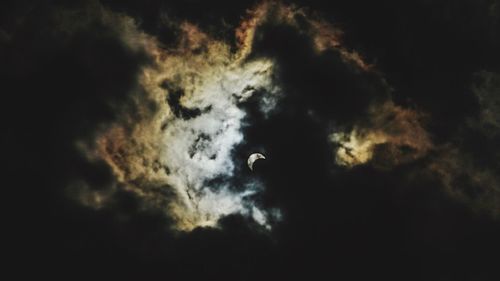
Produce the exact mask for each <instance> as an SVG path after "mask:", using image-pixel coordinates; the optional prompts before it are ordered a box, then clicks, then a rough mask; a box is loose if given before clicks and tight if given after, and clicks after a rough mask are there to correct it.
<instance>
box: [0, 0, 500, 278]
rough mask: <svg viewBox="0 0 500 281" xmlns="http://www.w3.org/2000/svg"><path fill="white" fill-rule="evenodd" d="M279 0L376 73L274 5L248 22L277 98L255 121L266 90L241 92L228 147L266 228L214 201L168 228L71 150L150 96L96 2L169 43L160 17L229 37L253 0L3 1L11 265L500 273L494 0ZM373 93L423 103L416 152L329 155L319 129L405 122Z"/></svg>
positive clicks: (266, 274) (240, 273)
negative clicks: (422, 140) (204, 222)
mask: <svg viewBox="0 0 500 281" xmlns="http://www.w3.org/2000/svg"><path fill="white" fill-rule="evenodd" d="M294 3H297V4H298V5H300V6H306V7H309V8H310V9H311V10H312V11H319V13H320V14H321V16H323V17H324V18H327V19H328V20H330V21H332V22H333V23H334V24H337V25H339V26H341V28H342V30H343V31H344V35H343V42H344V43H343V44H344V48H346V49H347V50H351V49H352V50H357V51H359V52H360V53H361V55H362V56H363V57H365V60H366V61H367V62H369V63H374V64H375V70H366V69H363V67H362V66H360V65H359V64H356V63H355V62H354V61H350V60H346V59H345V53H342V51H341V49H332V50H327V51H324V52H317V51H316V50H315V41H314V38H313V37H312V35H311V27H309V26H308V23H307V20H305V19H300V16H297V17H298V18H297V22H299V23H300V24H299V25H298V26H291V25H289V24H286V23H283V22H279V21H273V20H272V19H271V20H268V21H267V22H265V23H263V24H262V25H261V26H259V28H257V30H256V35H255V40H254V41H253V43H252V47H253V53H252V55H251V56H250V59H252V58H259V57H266V58H271V59H273V60H274V61H276V65H277V68H278V70H277V77H274V79H276V80H277V81H280V84H281V87H282V91H283V93H285V94H284V96H283V97H282V100H280V102H279V104H278V106H277V109H276V111H275V112H273V113H271V114H269V116H265V115H264V114H263V113H262V111H261V110H260V107H261V97H262V96H263V95H265V94H266V93H265V90H259V91H260V92H259V91H257V93H256V94H255V95H253V96H252V97H250V98H249V99H248V100H246V101H244V102H241V103H240V104H239V105H238V106H239V107H240V108H242V109H244V110H245V112H246V113H247V116H246V117H245V119H244V121H245V126H244V128H243V129H242V133H243V135H244V139H245V141H244V142H243V143H241V144H240V145H238V146H237V147H236V149H235V150H234V151H233V154H232V157H233V158H235V159H240V158H241V159H244V160H245V157H246V156H247V155H248V153H249V152H253V151H254V150H256V149H257V150H260V149H262V150H264V151H265V152H266V156H267V159H266V160H265V161H260V162H259V163H256V166H255V168H256V169H255V173H252V174H250V172H249V171H248V170H247V169H246V168H245V167H244V165H245V162H244V160H243V161H241V163H242V167H237V169H236V170H237V172H238V174H239V175H240V176H241V178H246V177H254V178H257V179H258V180H259V181H261V182H262V183H263V184H264V185H265V187H266V188H265V190H264V191H263V192H262V193H260V194H258V195H255V200H256V202H257V203H258V204H259V205H262V206H265V207H270V208H276V207H277V208H279V209H280V210H281V211H282V220H281V221H280V222H279V223H277V224H276V226H275V227H274V228H273V230H272V231H270V232H269V231H266V230H263V228H262V227H261V226H259V225H258V224H257V223H256V222H255V221H253V220H252V219H250V218H247V217H244V216H240V215H229V216H227V217H224V218H223V219H221V221H220V223H219V225H220V227H219V228H203V227H200V228H196V229H194V230H193V231H191V232H187V233H183V232H175V231H172V228H171V226H172V224H173V222H172V221H171V218H169V217H167V216H165V214H164V213H163V212H160V211H158V210H155V209H151V208H145V207H144V205H143V204H142V202H141V200H140V198H138V197H137V196H136V195H134V194H133V193H130V192H127V191H126V189H124V188H123V187H122V186H121V183H119V182H118V181H117V180H116V178H115V176H114V175H113V173H112V169H111V168H110V167H109V166H108V165H107V164H106V163H105V162H104V161H102V160H90V159H89V158H88V157H86V156H85V154H84V153H83V152H82V151H81V146H80V144H82V143H84V144H86V145H89V144H91V143H92V141H93V140H94V139H95V137H96V135H97V134H99V133H100V132H102V131H104V130H106V129H107V128H108V127H109V126H110V125H111V124H112V123H113V122H121V123H123V124H129V123H128V122H130V123H133V121H134V119H133V118H132V120H129V119H127V118H124V116H132V117H134V118H137V119H138V120H139V119H141V118H142V119H143V118H145V117H144V115H148V114H150V113H154V112H155V110H156V105H155V103H154V102H152V101H148V100H143V99H142V95H141V91H143V90H144V89H142V88H141V85H139V84H138V82H137V78H138V75H139V73H140V71H141V69H142V67H143V66H146V65H149V64H151V63H152V59H151V58H150V57H149V56H148V53H147V52H146V51H145V50H143V49H141V48H132V47H131V46H130V45H129V44H126V43H125V41H124V38H123V37H122V35H121V33H120V32H119V31H118V29H119V28H120V27H119V25H120V21H115V19H114V18H112V17H111V18H107V16H106V15H105V13H104V12H103V11H108V10H109V11H113V13H118V14H120V13H122V14H124V15H129V16H131V17H133V18H134V19H135V20H136V21H137V22H138V26H139V28H140V29H142V30H144V31H145V32H146V33H148V34H151V35H154V36H157V37H158V38H159V40H160V42H161V43H162V44H164V46H171V45H173V44H175V43H176V42H177V41H178V40H179V38H178V36H179V34H180V33H179V32H180V31H179V30H178V27H177V26H176V25H175V24H173V23H172V22H175V21H176V20H181V21H182V20H188V21H190V22H194V23H196V24H198V25H199V26H201V27H202V28H204V27H206V29H207V30H208V32H209V33H210V34H211V35H213V36H215V37H216V38H222V39H224V40H229V42H231V44H233V47H235V46H236V45H237V44H236V37H235V35H234V27H236V26H237V25H238V23H239V21H240V20H241V18H240V17H241V16H243V15H244V12H245V10H246V9H248V8H251V7H252V5H254V4H256V3H255V2H253V1H241V2H238V3H233V4H231V3H226V2H225V1H213V2H208V1H177V3H172V2H171V1H150V2H149V3H143V2H140V1H107V0H106V1H102V3H99V2H97V1H72V2H71V3H69V2H64V1H7V2H4V3H3V4H1V7H2V8H1V9H0V19H1V21H0V22H1V25H0V61H2V64H1V66H0V76H1V77H2V82H1V85H0V87H1V92H2V99H3V103H2V105H3V109H2V111H1V112H2V113H1V114H2V122H3V125H2V128H3V132H4V133H3V137H2V140H1V144H2V147H3V148H4V153H3V155H4V159H5V160H6V161H4V162H5V163H7V166H8V167H7V168H5V174H6V175H7V176H6V177H5V178H4V184H3V186H4V192H6V193H4V198H5V201H6V202H5V204H4V208H6V212H5V214H6V216H7V218H8V219H7V222H8V225H9V226H8V227H6V228H5V233H6V234H7V240H6V241H8V242H10V243H9V244H10V247H9V249H8V250H7V253H8V256H9V257H10V261H11V262H12V263H13V264H14V265H15V266H16V267H19V268H20V269H16V274H18V275H24V274H25V273H29V272H28V271H36V272H37V273H38V274H39V276H56V277H65V278H72V277H73V276H78V277H79V276H81V277H84V276H88V277H89V278H90V277H92V278H105V277H109V278H113V279H118V278H123V279H151V278H153V277H155V278H166V279H173V280H177V279H183V280H195V279H200V278H205V279H208V280H212V279H219V280H226V279H227V280H256V279H262V280H272V279H276V280H282V279H320V278H321V279H323V278H325V276H326V278H330V279H340V280H366V279H368V278H370V279H375V278H384V279H386V280H498V278H500V276H499V273H498V269H497V267H498V264H499V262H500V260H499V258H498V253H499V252H500V242H499V241H498V237H500V220H499V219H498V208H499V206H500V202H499V201H498V200H496V198H499V197H498V194H499V192H500V191H499V190H498V187H499V186H498V184H499V180H498V175H497V174H498V172H497V171H498V169H499V163H500V162H499V161H500V159H499V155H498V153H497V152H496V151H497V148H496V143H497V142H498V137H499V135H500V134H499V131H498V130H499V117H498V116H499V114H500V112H499V110H500V108H499V106H498V95H499V94H500V93H499V92H498V91H499V89H500V87H499V86H498V80H499V78H498V77H499V76H498V75H499V74H498V73H500V58H499V55H498V52H497V51H496V50H498V49H500V43H499V42H500V41H499V40H500V34H499V31H500V30H499V28H500V26H499V20H500V17H499V10H498V9H499V6H500V3H499V2H498V1H493V0H491V1H486V0H485V1H472V0H471V1H466V0H464V1H455V2H453V3H451V2H449V1H417V0H415V1H409V2H407V3H406V2H405V3H399V2H398V1H389V0H387V1H377V2H376V3H375V2H373V1H335V2H334V3H328V4H326V2H323V1H314V0H313V1H295V2H294ZM110 23H111V24H110ZM176 90H177V92H175V91H173V92H175V93H176V94H174V95H171V96H169V98H170V99H169V100H166V101H165V102H166V103H169V104H170V105H171V107H172V108H174V109H176V110H177V111H174V114H176V115H179V116H180V117H181V118H184V119H186V120H189V119H192V118H195V117H197V116H198V115H200V114H203V112H205V111H208V110H210V108H199V109H198V108H195V109H192V108H187V107H184V106H183V105H182V104H181V103H180V99H181V98H182V96H183V95H184V94H185V93H183V92H182V90H181V89H176ZM387 101H391V102H393V103H394V107H397V108H409V109H411V110H414V111H418V112H423V113H425V114H426V116H428V119H426V122H424V123H422V124H420V123H419V125H418V126H415V127H412V128H419V129H422V130H424V129H425V130H426V132H427V133H428V135H429V139H431V140H432V148H429V149H426V150H425V152H423V153H422V155H419V157H413V158H412V157H410V158H411V161H409V160H408V161H407V160H405V161H400V162H397V161H395V162H391V164H390V165H386V166H384V168H383V169H381V168H380V167H381V166H383V165H378V164H377V163H386V162H388V161H386V158H387V157H389V156H388V154H390V153H394V155H396V156H398V155H400V154H398V153H403V152H400V151H399V150H398V151H397V152H394V149H400V147H397V148H394V147H392V146H391V143H389V144H387V143H384V144H381V145H380V146H378V147H377V148H376V149H375V157H374V161H373V162H368V163H366V164H362V165H357V166H354V167H352V168H346V167H341V166H339V165H338V163H336V162H335V146H334V145H332V142H331V138H330V135H331V133H332V128H342V129H346V130H351V129H352V128H353V127H356V126H357V127H359V128H362V129H365V130H369V129H371V128H373V127H378V128H382V129H381V130H383V132H384V133H388V134H389V133H391V132H393V130H394V128H396V129H398V128H399V127H401V126H403V125H398V124H401V123H398V121H399V119H397V114H396V117H394V116H393V117H392V118H393V119H390V118H391V117H390V116H389V115H391V114H387V112H382V113H380V114H378V113H377V111H375V113H373V114H371V113H370V110H371V109H372V108H373V107H374V106H378V105H383V104H386V102H387ZM138 103H141V104H138ZM143 104H147V106H146V108H148V110H149V111H148V112H144V111H142V108H144V107H142V105H143ZM375 108H379V107H375ZM380 108H382V107H380ZM374 116H375V117H374ZM380 116H382V117H383V118H384V120H381V119H376V118H377V117H380ZM387 116H389V117H387ZM385 118H388V119H390V120H389V121H387V120H385ZM394 118H396V119H397V120H396V121H394ZM408 118H410V117H408ZM405 120H406V119H405ZM393 124H396V125H393ZM403 131H404V130H403ZM398 132H399V131H398ZM201 138H203V136H200V139H201ZM429 142H430V140H429ZM387 146H389V148H388V147H387ZM410 148H411V147H410ZM390 156H392V154H391V155H390ZM5 157H6V158H5ZM384 157H386V158H384ZM398 157H399V156H398ZM405 159H406V158H405ZM242 181H243V180H242ZM75 182H80V183H83V185H84V186H85V188H90V189H92V190H96V191H100V192H103V193H105V192H113V196H112V197H111V198H110V199H109V201H107V204H105V205H103V206H102V207H100V208H97V209H92V208H87V207H85V206H82V205H81V204H79V203H78V202H77V200H74V198H75V194H76V195H78V194H77V191H75V189H71V188H68V186H71V185H72V184H73V183H75ZM211 184H214V185H215V184H217V182H214V183H211ZM159 192H160V191H159ZM168 196H175V195H174V194H172V195H168ZM492 210H493V211H492ZM495 214H496V215H495ZM11 268H12V269H14V267H11Z"/></svg>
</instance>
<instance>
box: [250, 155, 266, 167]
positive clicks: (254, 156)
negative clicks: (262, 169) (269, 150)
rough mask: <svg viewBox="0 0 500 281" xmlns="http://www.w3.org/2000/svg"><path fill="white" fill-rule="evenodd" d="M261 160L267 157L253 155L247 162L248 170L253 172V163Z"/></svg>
mask: <svg viewBox="0 0 500 281" xmlns="http://www.w3.org/2000/svg"><path fill="white" fill-rule="evenodd" d="M259 159H266V156H264V155H263V154H261V153H252V154H251V155H250V156H249V157H248V160H247V164H248V168H250V170H251V171H253V163H254V162H255V161H257V160H259Z"/></svg>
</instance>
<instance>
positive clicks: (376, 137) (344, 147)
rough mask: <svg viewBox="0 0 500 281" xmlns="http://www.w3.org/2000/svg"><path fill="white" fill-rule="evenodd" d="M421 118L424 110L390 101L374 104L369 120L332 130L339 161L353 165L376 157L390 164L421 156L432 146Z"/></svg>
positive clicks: (375, 161) (380, 162)
mask: <svg viewBox="0 0 500 281" xmlns="http://www.w3.org/2000/svg"><path fill="white" fill-rule="evenodd" d="M422 119H423V116H422V114H421V113H418V112H417V111H415V110H411V109H404V108H402V107H400V106H397V105H395V104H394V103H393V102H390V101H388V102H386V103H384V104H382V105H376V106H373V107H372V108H371V109H370V112H369V113H368V117H367V120H363V122H359V124H355V125H354V128H353V129H352V130H350V131H342V130H340V131H335V132H333V133H332V134H331V141H332V143H334V144H335V146H336V147H337V148H336V151H335V159H336V162H337V164H339V165H341V166H346V167H354V166H357V165H361V164H366V163H368V162H371V161H373V164H374V165H375V166H377V167H380V168H391V167H394V166H396V165H400V164H404V163H409V162H411V161H414V160H417V159H419V158H422V157H423V156H425V155H426V154H427V153H428V152H429V151H430V150H431V149H432V148H433V144H432V142H431V139H430V136H429V134H428V133H427V131H426V130H425V129H424V128H423V126H422V121H423V120H422Z"/></svg>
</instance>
